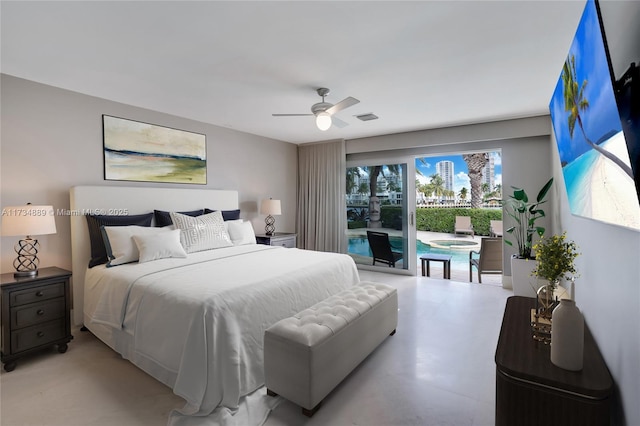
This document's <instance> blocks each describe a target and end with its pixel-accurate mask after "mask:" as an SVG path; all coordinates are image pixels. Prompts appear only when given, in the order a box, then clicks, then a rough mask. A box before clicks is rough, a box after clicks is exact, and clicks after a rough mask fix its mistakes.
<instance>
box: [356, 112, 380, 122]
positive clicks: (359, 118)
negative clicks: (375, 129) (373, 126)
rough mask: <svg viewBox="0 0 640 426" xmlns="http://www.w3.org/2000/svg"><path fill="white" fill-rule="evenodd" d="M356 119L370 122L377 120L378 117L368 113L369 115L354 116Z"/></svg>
mask: <svg viewBox="0 0 640 426" xmlns="http://www.w3.org/2000/svg"><path fill="white" fill-rule="evenodd" d="M356 118H357V119H358V120H362V121H371V120H377V119H378V116H377V115H375V114H373V113H369V114H360V115H356Z"/></svg>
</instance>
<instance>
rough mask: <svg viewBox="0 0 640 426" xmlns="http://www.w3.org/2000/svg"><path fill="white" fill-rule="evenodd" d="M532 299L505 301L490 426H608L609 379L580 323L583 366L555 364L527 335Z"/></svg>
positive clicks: (544, 348)
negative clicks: (579, 368)
mask: <svg viewBox="0 0 640 426" xmlns="http://www.w3.org/2000/svg"><path fill="white" fill-rule="evenodd" d="M534 306H535V299H532V298H528V297H520V296H513V297H510V298H509V299H508V300H507V306H506V308H505V312H504V318H503V321H502V328H501V330H500V337H499V338H498V346H497V349H496V355H495V362H496V426H507V425H509V426H511V425H519V426H526V425H544V426H553V425H562V426H570V425H576V426H578V425H579V426H588V425H594V426H596V425H597V426H602V425H608V424H610V411H611V397H612V392H613V379H612V378H611V374H610V373H609V370H608V368H607V366H606V364H605V362H604V359H603V358H602V355H601V353H600V350H599V349H598V346H597V345H596V342H595V340H594V339H593V336H592V335H591V332H590V331H589V328H588V327H587V326H586V324H585V335H584V367H583V369H582V371H577V372H576V371H568V370H564V369H562V368H560V367H557V366H555V365H554V364H553V363H552V362H551V358H550V346H549V345H545V344H543V343H540V342H536V341H535V340H533V338H532V332H531V325H530V318H531V308H533V307H534Z"/></svg>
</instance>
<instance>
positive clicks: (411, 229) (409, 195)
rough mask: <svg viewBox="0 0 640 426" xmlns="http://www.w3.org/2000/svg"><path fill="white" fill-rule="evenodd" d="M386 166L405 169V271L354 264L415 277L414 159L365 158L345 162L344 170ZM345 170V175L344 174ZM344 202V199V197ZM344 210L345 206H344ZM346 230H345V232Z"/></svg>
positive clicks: (400, 157)
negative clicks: (396, 166)
mask: <svg viewBox="0 0 640 426" xmlns="http://www.w3.org/2000/svg"><path fill="white" fill-rule="evenodd" d="M387 164H404V165H406V167H405V169H406V172H405V175H406V176H405V180H406V183H405V182H403V207H404V210H405V212H404V215H403V219H402V225H403V237H405V238H406V241H407V248H406V257H407V258H406V261H407V269H404V268H401V269H398V268H389V267H388V266H373V265H363V264H356V266H357V267H358V269H361V270H365V271H376V272H385V273H390V274H400V275H412V276H415V275H416V274H417V270H418V269H417V268H418V266H417V264H418V258H417V252H416V239H417V232H416V219H415V218H416V180H415V175H416V157H415V156H414V155H403V156H395V157H388V156H380V157H379V158H367V159H360V160H348V161H347V162H346V169H348V168H351V167H358V166H365V167H369V166H379V165H387ZM346 169H345V173H346ZM345 200H346V197H345ZM345 208H346V204H345ZM346 231H347V230H346V229H345V232H346Z"/></svg>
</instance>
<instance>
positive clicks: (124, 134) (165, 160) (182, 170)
mask: <svg viewBox="0 0 640 426" xmlns="http://www.w3.org/2000/svg"><path fill="white" fill-rule="evenodd" d="M102 129H103V141H104V178H105V179H106V180H127V181H138V182H166V183H193V184H202V185H205V184H206V183H207V153H206V148H207V144H206V137H205V135H202V134H199V133H193V132H187V131H184V130H177V129H172V128H169V127H163V126H158V125H154V124H148V123H142V122H139V121H133V120H127V119H124V118H118V117H112V116H109V115H103V116H102Z"/></svg>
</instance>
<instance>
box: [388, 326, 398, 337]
mask: <svg viewBox="0 0 640 426" xmlns="http://www.w3.org/2000/svg"><path fill="white" fill-rule="evenodd" d="M394 334H396V329H395V328H394V329H393V331H392V332H391V333H390V334H389V336H393V335H394Z"/></svg>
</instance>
